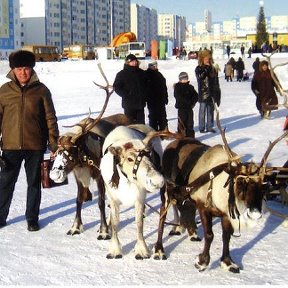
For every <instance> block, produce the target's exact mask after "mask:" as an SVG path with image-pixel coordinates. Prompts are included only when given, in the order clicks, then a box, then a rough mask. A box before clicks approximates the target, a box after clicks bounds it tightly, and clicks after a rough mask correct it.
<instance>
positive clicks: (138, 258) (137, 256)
mask: <svg viewBox="0 0 288 288" xmlns="http://www.w3.org/2000/svg"><path fill="white" fill-rule="evenodd" d="M149 258H150V256H142V255H140V254H137V255H135V259H136V260H144V259H149Z"/></svg>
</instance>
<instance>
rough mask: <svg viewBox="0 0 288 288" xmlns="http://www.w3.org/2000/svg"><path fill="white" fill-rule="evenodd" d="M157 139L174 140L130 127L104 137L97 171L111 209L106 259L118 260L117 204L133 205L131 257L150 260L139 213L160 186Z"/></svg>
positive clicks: (164, 133)
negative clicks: (133, 234) (134, 233)
mask: <svg viewBox="0 0 288 288" xmlns="http://www.w3.org/2000/svg"><path fill="white" fill-rule="evenodd" d="M159 136H165V137H170V136H172V137H173V136H175V137H176V134H173V133H171V132H169V131H159V132H156V131H154V130H153V129H152V128H150V127H149V126H146V125H130V126H128V127H124V126H119V127H117V128H115V129H114V130H113V131H112V132H110V133H109V135H108V136H107V137H106V138H105V141H104V144H103V148H102V149H103V157H102V160H101V163H100V169H101V171H102V177H103V181H104V184H105V188H106V193H107V197H108V199H109V204H110V208H111V212H110V220H111V229H112V241H111V245H110V248H109V253H108V254H107V256H106V257H107V258H108V259H118V258H122V250H121V244H120V241H119V238H118V224H119V210H120V205H126V206H132V205H133V206H135V219H136V225H137V240H136V245H135V258H136V259H137V260H138V259H146V258H149V257H150V253H149V250H148V247H147V245H146V243H145V240H144V237H143V213H144V203H145V199H146V194H147V193H156V192H158V191H159V190H160V188H161V187H162V186H163V185H164V178H163V176H162V175H161V174H160V173H159V172H158V170H157V169H156V167H155V165H154V164H153V162H154V160H153V154H155V153H156V154H157V155H158V157H157V159H158V160H159V159H161V156H162V146H161V142H160V139H159ZM154 159H155V158H154ZM158 164H159V161H158Z"/></svg>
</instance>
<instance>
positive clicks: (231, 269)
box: [220, 261, 240, 273]
mask: <svg viewBox="0 0 288 288" xmlns="http://www.w3.org/2000/svg"><path fill="white" fill-rule="evenodd" d="M220 267H221V268H222V269H224V270H226V271H229V272H232V273H240V267H239V266H238V265H236V264H235V263H233V262H231V263H229V264H227V263H225V262H224V261H221V263H220Z"/></svg>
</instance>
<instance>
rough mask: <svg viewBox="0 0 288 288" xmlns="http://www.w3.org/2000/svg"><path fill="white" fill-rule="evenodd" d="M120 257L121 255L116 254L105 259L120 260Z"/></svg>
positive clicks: (108, 255)
mask: <svg viewBox="0 0 288 288" xmlns="http://www.w3.org/2000/svg"><path fill="white" fill-rule="evenodd" d="M122 257H123V256H122V255H121V254H117V255H113V254H111V253H109V254H107V256H106V258H107V259H122Z"/></svg>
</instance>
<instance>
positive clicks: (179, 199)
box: [154, 106, 288, 273]
mask: <svg viewBox="0 0 288 288" xmlns="http://www.w3.org/2000/svg"><path fill="white" fill-rule="evenodd" d="M216 108H217V110H216V111H217V123H218V127H219V130H220V132H221V136H222V140H223V142H224V145H215V146H213V147H210V146H208V145H205V144H203V143H201V142H199V141H197V140H195V139H192V138H184V139H180V140H174V141H173V142H171V143H170V144H168V146H167V147H166V149H165V150H164V153H163V162H162V173H163V175H164V177H165V178H166V179H167V180H166V183H165V185H164V186H163V187H162V188H161V192H160V194H161V202H162V205H161V208H160V215H161V216H160V221H159V229H158V239H157V242H156V244H155V252H154V259H156V260H160V259H167V258H166V255H165V252H164V248H163V243H162V236H163V232H164V222H165V219H166V215H167V210H168V207H169V204H170V203H176V204H177V207H178V208H179V210H180V213H181V216H182V218H183V217H185V216H186V215H187V213H185V215H182V214H184V213H182V212H181V207H183V206H184V205H187V203H189V205H188V207H189V206H190V207H191V208H190V210H191V211H192V212H191V213H190V214H191V215H192V219H190V220H189V219H188V220H187V219H184V220H182V221H183V222H184V223H187V222H189V221H192V222H194V226H196V224H195V213H194V212H193V209H194V208H193V205H195V206H196V207H197V210H198V212H199V215H200V218H201V223H202V226H203V230H204V242H205V243H204V249H203V251H202V252H201V253H200V254H199V255H198V256H197V258H196V260H195V267H196V268H197V269H198V270H199V271H203V270H205V269H206V268H207V267H208V265H209V262H210V246H211V244H212V241H213V238H214V234H213V230H212V218H213V217H220V218H221V224H222V240H223V249H222V256H221V263H220V265H221V267H222V268H223V269H225V270H228V271H230V272H233V273H239V272H240V267H239V266H238V265H237V264H236V263H234V261H233V260H232V258H231V256H230V249H229V242H230V238H231V235H232V234H233V233H234V231H237V230H238V229H242V228H245V227H251V226H253V224H255V222H256V221H257V220H258V219H259V218H260V217H261V215H262V200H263V197H264V188H265V176H266V174H267V173H270V172H271V171H272V170H274V168H271V167H270V168H268V167H266V166H267V159H268V156H269V154H270V152H271V150H272V148H273V147H274V146H275V145H276V144H277V143H278V142H279V141H280V140H281V139H283V138H284V137H286V136H287V134H288V131H286V132H285V133H284V134H283V135H281V136H280V137H279V138H277V139H276V140H275V141H274V142H272V143H270V145H269V147H268V149H267V151H266V152H265V154H264V156H263V159H262V161H261V163H260V165H257V164H255V163H242V162H241V159H240V157H239V156H238V155H237V154H236V153H234V152H233V151H232V150H231V149H230V147H229V145H228V143H227V140H226V138H225V133H224V130H223V129H222V128H221V126H220V121H219V111H218V107H217V106H216ZM184 208H185V207H184ZM184 208H182V209H184ZM186 210H187V207H186ZM193 217H194V218H193Z"/></svg>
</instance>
